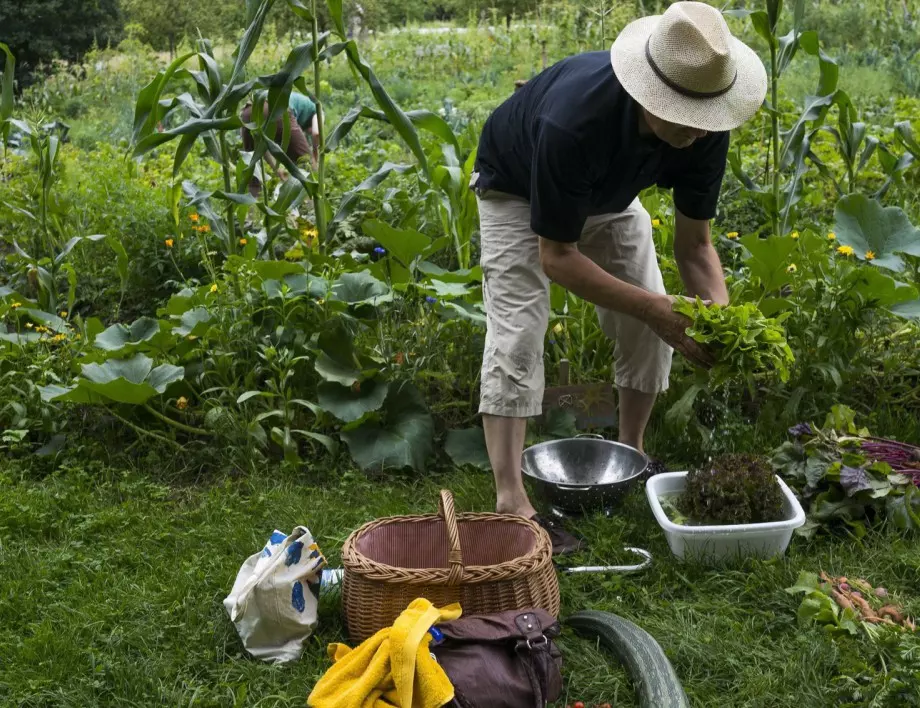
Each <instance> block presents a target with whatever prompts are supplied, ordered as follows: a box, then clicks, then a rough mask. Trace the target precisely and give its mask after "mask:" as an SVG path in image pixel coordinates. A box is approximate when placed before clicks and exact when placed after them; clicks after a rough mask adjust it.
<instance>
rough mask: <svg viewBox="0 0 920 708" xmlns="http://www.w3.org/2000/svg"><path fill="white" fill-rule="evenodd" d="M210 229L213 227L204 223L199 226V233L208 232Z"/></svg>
mask: <svg viewBox="0 0 920 708" xmlns="http://www.w3.org/2000/svg"><path fill="white" fill-rule="evenodd" d="M210 230H211V227H210V226H208V225H207V224H202V225H201V226H199V227H198V231H199V233H203V234H206V233H208V232H209V231H210Z"/></svg>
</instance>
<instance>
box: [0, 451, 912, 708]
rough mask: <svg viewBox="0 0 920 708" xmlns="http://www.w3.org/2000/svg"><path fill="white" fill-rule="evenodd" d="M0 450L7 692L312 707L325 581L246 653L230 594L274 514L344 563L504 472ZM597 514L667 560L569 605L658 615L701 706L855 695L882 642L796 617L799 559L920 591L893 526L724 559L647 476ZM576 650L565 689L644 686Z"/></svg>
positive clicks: (602, 548) (614, 554) (614, 546)
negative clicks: (296, 655)
mask: <svg viewBox="0 0 920 708" xmlns="http://www.w3.org/2000/svg"><path fill="white" fill-rule="evenodd" d="M2 464H3V465H4V466H3V467H0V648H2V649H0V704H2V705H4V706H7V705H15V706H97V705H113V706H148V705H169V706H180V705H181V706H193V705H194V706H288V705H289V706H303V705H304V704H305V700H306V696H307V695H308V693H309V691H310V689H311V687H312V685H313V683H314V682H315V681H316V679H317V678H318V677H319V676H320V675H321V674H322V673H323V671H324V669H325V668H326V666H327V660H326V655H325V645H326V644H327V643H328V642H330V641H334V640H341V639H343V634H342V623H341V621H340V619H339V617H338V614H337V610H336V607H335V605H334V603H331V602H329V601H328V598H327V599H325V600H324V603H323V606H322V608H321V623H322V624H321V627H320V630H319V632H318V635H317V636H316V637H314V638H312V639H311V640H310V641H309V644H308V648H307V651H306V652H305V654H304V657H303V659H302V660H301V661H300V662H299V663H297V664H295V665H293V666H269V665H266V664H263V663H260V662H258V661H255V660H252V659H250V658H248V657H247V656H246V655H245V654H244V652H243V649H242V646H241V644H240V642H239V640H238V639H237V636H236V633H235V631H234V628H233V626H232V624H231V623H230V621H229V619H228V618H227V616H226V614H225V612H224V609H223V606H222V605H221V601H222V599H223V598H224V597H225V596H226V594H227V592H228V591H229V589H230V587H231V585H232V582H233V579H234V577H235V574H236V571H237V569H238V567H239V565H240V563H241V562H242V561H243V559H244V558H245V557H246V556H248V555H249V554H251V553H253V552H254V551H255V550H257V549H258V548H260V547H261V545H262V544H263V543H264V541H265V539H266V538H267V537H268V535H269V534H270V533H271V531H272V530H273V529H274V528H279V529H282V530H286V531H289V530H290V529H291V528H292V527H293V526H295V525H296V524H306V525H308V526H309V527H310V528H311V530H312V531H313V533H314V535H315V536H316V538H317V540H318V542H319V543H320V546H321V548H322V549H324V551H325V552H326V554H327V555H328V556H329V558H330V561H331V563H332V564H334V565H335V564H337V563H338V550H339V548H340V547H341V545H342V543H343V541H344V540H345V538H346V536H347V535H348V533H349V532H350V531H351V530H352V529H354V528H355V527H356V526H358V525H359V524H361V523H362V522H364V521H367V520H369V519H372V518H375V517H378V516H382V515H388V514H397V513H408V512H412V513H417V512H420V511H423V512H424V511H433V510H434V509H435V506H436V499H437V492H438V489H439V488H440V487H442V486H447V487H449V488H451V489H452V490H453V491H454V493H455V495H456V498H457V502H458V506H459V507H460V508H462V509H466V510H487V509H488V508H489V504H490V500H491V481H490V478H489V477H487V476H486V475H484V474H482V473H475V472H451V473H449V474H444V475H440V476H430V477H425V478H422V479H417V478H410V477H399V476H395V475H393V476H389V477H387V478H385V479H377V480H374V479H368V478H367V477H366V476H365V475H361V474H356V473H353V472H347V471H339V470H325V471H317V470H313V471H304V472H303V473H302V474H300V475H298V476H297V477H294V476H284V475H282V476H278V475H277V474H275V473H266V474H265V476H264V478H257V477H255V476H251V477H231V476H229V475H227V476H223V477H217V478H210V479H197V480H190V479H182V478H166V477H164V476H162V475H163V474H164V473H163V472H162V471H161V470H138V469H129V468H116V467H107V466H105V465H103V464H96V463H86V464H85V465H83V466H80V467H66V466H64V467H60V468H58V469H56V470H55V471H54V472H52V473H50V474H46V475H45V476H40V475H39V474H37V473H36V472H34V471H31V472H29V473H25V472H22V471H21V470H20V469H18V468H17V467H16V465H15V463H10V462H4V463H2ZM584 532H585V533H586V535H587V536H588V537H589V539H590V540H591V542H592V552H591V553H590V554H586V555H585V557H584V558H583V559H582V560H584V561H586V562H590V563H609V562H628V561H629V559H628V558H626V557H624V556H623V555H622V553H620V552H618V549H619V548H621V547H622V546H623V545H624V544H626V545H637V546H641V547H645V548H648V549H649V550H650V551H651V552H652V553H653V554H654V557H655V563H654V566H653V568H652V569H650V570H649V571H646V572H645V573H644V574H642V575H636V576H598V575H589V576H579V577H567V578H564V579H563V593H564V598H563V607H564V611H565V612H572V611H575V610H578V609H582V608H596V609H603V610H608V611H612V612H615V613H618V614H620V615H622V616H624V617H627V618H629V619H631V620H633V621H635V622H637V623H638V624H639V625H641V626H642V627H644V628H645V629H646V630H648V631H649V632H651V634H652V635H654V636H655V637H656V638H657V640H658V641H659V642H660V643H661V644H662V646H663V647H664V648H665V649H666V651H667V652H668V655H669V656H670V657H671V659H672V661H673V663H674V665H675V667H676V669H677V672H678V674H679V675H680V676H681V678H682V680H683V682H684V685H685V687H686V690H687V692H688V694H689V695H690V697H691V699H692V701H693V703H694V705H699V706H720V707H726V708H727V707H730V706H739V707H740V706H762V707H763V708H768V707H769V708H776V707H778V706H801V707H808V708H811V707H815V706H831V705H840V703H839V702H838V701H837V698H836V697H837V695H838V694H837V687H836V686H835V685H834V680H835V677H837V676H838V675H839V674H841V673H845V672H847V671H848V670H849V669H848V668H847V667H848V666H850V665H851V664H852V661H853V659H854V658H856V659H858V660H864V661H865V662H866V663H867V664H868V665H869V666H872V665H873V661H875V660H876V657H875V649H873V648H872V647H870V646H869V645H868V644H866V643H865V641H864V640H861V639H856V638H853V639H850V638H846V639H844V640H840V641H838V642H835V641H834V640H832V639H831V638H829V637H828V636H826V635H824V634H823V633H822V632H821V631H819V630H817V629H812V628H800V627H799V626H798V624H797V622H796V614H795V613H796V608H797V606H798V603H799V598H797V597H796V598H793V597H791V596H789V595H787V594H786V593H785V592H783V588H785V587H788V586H790V585H792V584H793V582H794V581H795V579H796V577H797V575H798V572H799V570H801V569H808V570H814V571H817V570H820V569H826V570H827V571H828V572H834V573H836V574H846V575H853V576H862V577H866V578H868V579H869V580H870V581H872V582H874V583H876V584H884V585H885V586H886V587H887V588H888V589H889V590H890V591H891V592H892V593H894V594H895V595H898V596H900V598H901V599H902V600H905V601H906V602H907V605H908V608H909V609H910V610H912V611H913V613H914V614H916V612H917V610H920V590H918V579H920V545H918V544H917V543H915V542H914V543H911V542H908V541H906V540H900V539H898V538H895V537H893V536H873V537H871V538H869V539H868V540H864V541H863V542H862V543H857V542H855V541H853V540H851V539H845V538H837V539H833V540H831V539H826V538H825V539H823V540H818V541H814V542H811V543H808V542H805V541H803V540H802V539H796V540H795V541H794V542H793V546H792V547H791V549H790V553H789V554H788V555H787V557H786V558H785V559H784V560H780V561H775V562H766V563H761V562H752V563H750V564H749V565H745V566H744V567H740V568H733V569H730V570H723V571H720V572H714V571H707V570H702V569H696V568H692V567H682V566H680V565H678V564H677V563H675V562H673V561H672V559H671V558H670V554H669V551H668V549H667V547H666V545H665V543H664V539H663V537H662V535H661V533H660V531H659V530H658V528H657V526H656V525H655V524H654V521H653V519H652V517H651V514H650V512H649V511H648V509H647V506H646V503H645V498H644V494H643V493H642V492H641V490H640V491H638V492H637V493H636V494H634V495H633V496H632V497H631V498H630V499H629V500H628V502H627V504H626V505H625V507H624V509H623V510H622V512H621V513H620V515H619V516H617V517H615V518H612V519H605V518H595V519H591V520H590V521H589V522H587V524H586V526H585V527H584ZM562 649H563V651H564V653H565V656H566V668H565V673H566V677H567V682H566V691H567V694H566V700H567V702H573V701H574V700H583V701H585V702H586V703H588V705H592V704H593V703H595V702H596V703H600V702H610V703H611V704H613V705H617V706H632V705H635V703H634V698H633V690H632V686H631V685H630V683H629V681H628V679H627V677H626V675H625V673H624V672H623V671H622V670H621V669H620V667H619V666H617V665H616V664H615V663H613V662H612V661H611V660H610V658H609V656H608V655H607V654H606V653H605V652H604V651H603V650H597V649H595V647H594V646H593V645H592V644H591V643H589V642H587V641H584V640H581V639H578V638H575V637H574V636H570V635H568V634H566V635H565V637H564V638H563V641H562ZM918 653H920V651H918ZM918 661H920V656H918ZM860 705H862V704H860ZM881 705H889V704H888V703H884V704H881ZM891 705H901V704H891Z"/></svg>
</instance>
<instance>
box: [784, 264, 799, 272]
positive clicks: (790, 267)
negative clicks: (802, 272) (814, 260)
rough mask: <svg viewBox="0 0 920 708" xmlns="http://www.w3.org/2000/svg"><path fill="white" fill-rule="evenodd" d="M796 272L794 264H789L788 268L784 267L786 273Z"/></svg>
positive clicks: (796, 268)
mask: <svg viewBox="0 0 920 708" xmlns="http://www.w3.org/2000/svg"><path fill="white" fill-rule="evenodd" d="M797 270H798V267H797V266H796V265H795V263H790V264H789V265H788V266H786V272H787V273H795V272H796V271H797Z"/></svg>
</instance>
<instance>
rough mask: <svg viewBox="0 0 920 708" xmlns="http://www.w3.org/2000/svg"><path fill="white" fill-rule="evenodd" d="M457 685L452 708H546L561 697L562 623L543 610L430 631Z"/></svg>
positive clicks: (482, 617) (434, 650) (465, 621)
mask: <svg viewBox="0 0 920 708" xmlns="http://www.w3.org/2000/svg"><path fill="white" fill-rule="evenodd" d="M431 633H432V634H433V635H434V638H435V641H434V642H432V644H431V647H432V648H431V652H432V654H434V657H435V659H437V661H438V663H439V664H440V665H441V667H442V668H443V669H444V672H445V673H446V674H447V676H448V678H449V679H450V681H451V683H452V684H453V685H454V692H455V697H454V700H453V701H452V702H451V703H448V704H447V705H448V708H545V706H546V704H547V703H549V702H550V701H555V700H556V699H557V698H559V695H560V694H561V693H562V673H561V670H562V654H561V653H560V652H559V649H558V648H557V647H556V645H555V644H553V639H554V638H556V637H558V636H559V633H560V627H559V622H557V621H556V619H555V618H554V617H552V615H550V614H549V613H548V612H545V611H544V610H539V609H526V610H513V611H511V612H502V613H499V614H494V615H470V616H469V617H461V618H460V619H458V620H454V621H452V622H445V623H444V624H439V625H437V626H436V627H434V628H432V632H431Z"/></svg>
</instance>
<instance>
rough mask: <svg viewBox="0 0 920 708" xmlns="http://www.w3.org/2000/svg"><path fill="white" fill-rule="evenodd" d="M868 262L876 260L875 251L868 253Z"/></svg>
mask: <svg viewBox="0 0 920 708" xmlns="http://www.w3.org/2000/svg"><path fill="white" fill-rule="evenodd" d="M866 260H867V261H874V260H875V251H866Z"/></svg>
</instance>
